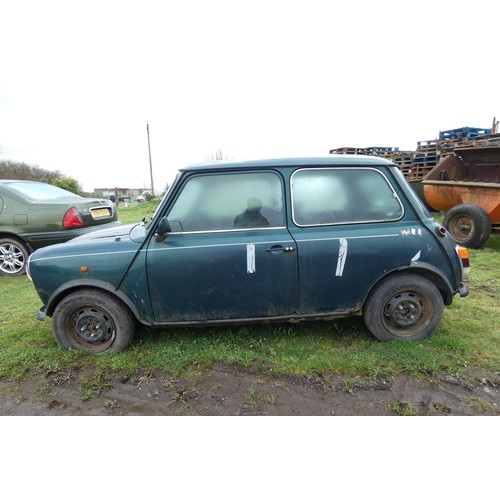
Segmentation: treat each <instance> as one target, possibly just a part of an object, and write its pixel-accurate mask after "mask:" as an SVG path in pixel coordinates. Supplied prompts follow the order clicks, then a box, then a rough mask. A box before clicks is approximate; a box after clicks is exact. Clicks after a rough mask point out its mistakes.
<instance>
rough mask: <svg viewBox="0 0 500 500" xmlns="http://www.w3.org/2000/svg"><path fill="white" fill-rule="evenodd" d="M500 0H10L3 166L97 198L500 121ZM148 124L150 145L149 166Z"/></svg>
mask: <svg viewBox="0 0 500 500" xmlns="http://www.w3.org/2000/svg"><path fill="white" fill-rule="evenodd" d="M494 12H496V4H495V2H493V1H489V0H483V1H481V2H475V3H474V2H473V3H471V2H462V1H460V0H455V1H448V0H444V1H439V0H434V1H427V0H420V1H418V2H412V1H388V0H380V1H377V2H375V1H361V0H358V1H357V0H350V1H349V2H347V1H344V2H338V1H334V0H330V1H324V0H307V1H294V0H287V1H282V0H279V1H278V0H265V1H261V0H252V1H238V0H232V1H225V0H205V1H201V0H182V1H180V0H179V1H169V0H163V1H159V0H158V1H154V0H140V1H139V0H137V1H127V0H120V1H114V0H99V1H94V0H85V1H77V0H74V1H73V0H64V1H55V0H43V1H39V0H37V1H34V0H24V1H23V0H16V1H15V2H14V1H12V0H0V159H10V160H15V161H20V162H25V163H28V164H32V165H37V166H39V167H41V168H44V169H47V170H58V171H60V172H61V173H63V174H64V175H66V176H68V177H73V178H75V179H77V180H78V181H79V183H80V184H81V185H82V187H83V188H84V190H86V191H92V190H93V189H95V188H102V187H109V188H113V187H126V188H144V189H146V188H150V187H151V172H152V177H153V184H154V188H155V192H161V191H162V190H164V188H165V186H166V185H167V184H168V183H171V182H172V180H173V179H174V177H175V174H176V172H177V170H178V169H179V168H182V167H183V166H185V165H188V164H191V163H197V162H203V161H205V160H207V159H208V158H209V157H210V156H214V155H215V153H216V151H217V150H220V151H221V152H222V154H223V156H224V157H227V158H235V159H251V158H265V157H287V156H322V155H328V153H329V150H330V149H333V148H340V147H346V146H349V147H370V146H378V147H380V146H384V147H399V148H400V149H401V150H414V149H415V148H416V146H417V142H418V141H425V140H432V139H435V138H437V137H438V135H439V132H440V131H442V130H449V129H455V128H460V127H465V126H469V127H479V128H489V127H490V126H491V125H492V123H493V118H494V117H496V118H497V119H498V118H499V117H500V100H499V97H498V95H499V94H498V88H499V75H500V69H499V65H498V48H499V36H498V35H499V21H498V17H497V16H496V15H495V14H494ZM147 125H149V139H150V147H151V163H152V170H151V169H150V162H149V152H148V135H147Z"/></svg>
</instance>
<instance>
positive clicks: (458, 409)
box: [0, 364, 500, 416]
mask: <svg viewBox="0 0 500 500" xmlns="http://www.w3.org/2000/svg"><path fill="white" fill-rule="evenodd" d="M91 376H92V374H88V373H87V374H86V373H83V372H70V373H66V374H60V373H59V374H45V375H41V376H40V377H39V378H35V379H30V380H26V381H23V382H21V383H15V382H8V381H0V415H348V416H355V415H365V416H369V415H499V414H500V374H496V375H495V376H496V379H495V380H492V379H490V378H488V377H481V375H480V374H477V373H476V374H474V377H473V379H470V380H469V379H468V380H464V379H457V378H451V377H447V376H441V377H438V378H437V379H436V380H435V381H433V382H432V383H428V382H422V381H419V380H416V379H410V378H409V377H408V376H406V375H402V376H398V377H396V378H395V379H387V380H375V381H373V380H372V381H366V380H361V379H351V380H349V379H343V378H340V377H334V376H331V377H330V376H303V377H289V376H281V375H274V374H273V373H270V372H268V371H265V370H263V369H261V368H260V367H259V366H254V367H251V368H250V369H245V368H241V367H236V366H233V365H224V364H215V365H214V366H212V367H211V368H210V369H208V370H206V371H204V372H202V373H199V374H197V375H196V377H194V378H193V379H192V380H191V379H183V378H174V377H172V376H171V375H169V374H168V373H164V372H154V373H141V374H138V375H136V376H128V375H123V374H120V373H114V374H110V375H109V376H108V375H101V376H100V377H99V378H98V382H97V383H96V379H95V377H94V378H93V379H92V380H94V382H93V384H94V385H93V386H92V387H91V388H90V393H89V392H86V391H89V384H88V380H91V378H90V377H91ZM472 380H474V381H472ZM89 395H91V397H89Z"/></svg>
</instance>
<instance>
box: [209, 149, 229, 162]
mask: <svg viewBox="0 0 500 500" xmlns="http://www.w3.org/2000/svg"><path fill="white" fill-rule="evenodd" d="M228 158H229V156H226V155H224V154H223V153H222V150H221V149H220V148H219V149H217V151H216V152H215V153H208V154H207V156H205V160H206V161H221V160H227V159H228Z"/></svg>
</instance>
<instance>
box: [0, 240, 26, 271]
mask: <svg viewBox="0 0 500 500" xmlns="http://www.w3.org/2000/svg"><path fill="white" fill-rule="evenodd" d="M28 255H29V252H28V249H27V248H26V246H25V245H23V243H21V242H20V241H18V240H15V239H13V238H0V274H3V275H6V276H18V275H20V274H24V273H25V272H26V264H27V262H28Z"/></svg>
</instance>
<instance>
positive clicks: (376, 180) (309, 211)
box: [291, 168, 403, 226]
mask: <svg viewBox="0 0 500 500" xmlns="http://www.w3.org/2000/svg"><path fill="white" fill-rule="evenodd" d="M291 182H292V216H293V220H294V223H295V224H296V225H298V226H318V225H319V226H323V225H331V224H349V223H362V222H382V221H393V220H398V219H400V218H401V217H402V216H403V205H402V204H401V201H400V200H399V198H398V197H397V195H396V193H395V191H394V189H393V188H392V186H391V185H390V183H389V181H388V180H387V178H386V177H385V176H384V175H383V174H382V173H381V172H379V171H378V170H376V169H372V168H356V169H350V168H335V169H321V168H319V169H303V170H298V171H297V172H295V173H294V174H293V175H292V181H291Z"/></svg>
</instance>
